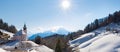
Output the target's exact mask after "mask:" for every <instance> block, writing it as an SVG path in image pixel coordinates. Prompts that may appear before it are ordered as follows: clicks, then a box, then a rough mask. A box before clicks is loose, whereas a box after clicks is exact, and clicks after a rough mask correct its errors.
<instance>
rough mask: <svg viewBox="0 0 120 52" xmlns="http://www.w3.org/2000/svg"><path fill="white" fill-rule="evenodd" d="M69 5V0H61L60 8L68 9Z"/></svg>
mask: <svg viewBox="0 0 120 52" xmlns="http://www.w3.org/2000/svg"><path fill="white" fill-rule="evenodd" d="M69 7H70V1H69V0H63V1H62V8H63V9H68V8H69Z"/></svg>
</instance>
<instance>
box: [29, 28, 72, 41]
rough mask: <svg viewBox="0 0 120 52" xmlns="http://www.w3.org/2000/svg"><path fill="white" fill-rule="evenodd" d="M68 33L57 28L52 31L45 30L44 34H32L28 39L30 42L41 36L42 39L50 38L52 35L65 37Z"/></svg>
mask: <svg viewBox="0 0 120 52" xmlns="http://www.w3.org/2000/svg"><path fill="white" fill-rule="evenodd" d="M68 33H70V31H68V30H66V29H64V28H58V29H54V30H53V29H52V30H47V31H44V32H38V33H35V34H32V35H31V36H29V37H28V38H29V39H30V40H32V39H34V38H35V37H36V36H41V37H42V38H44V37H47V36H51V35H54V34H60V35H67V34H68Z"/></svg>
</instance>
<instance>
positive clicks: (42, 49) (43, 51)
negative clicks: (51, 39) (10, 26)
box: [0, 41, 54, 52]
mask: <svg viewBox="0 0 120 52" xmlns="http://www.w3.org/2000/svg"><path fill="white" fill-rule="evenodd" d="M11 44H12V45H11ZM15 47H17V49H15ZM0 48H2V49H5V50H8V51H14V52H16V51H21V52H24V51H29V52H54V50H52V49H50V48H48V47H47V46H45V45H38V44H36V43H34V42H32V41H22V42H17V41H16V42H15V41H14V42H12V43H7V44H5V45H3V46H0Z"/></svg>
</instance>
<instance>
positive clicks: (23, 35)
mask: <svg viewBox="0 0 120 52" xmlns="http://www.w3.org/2000/svg"><path fill="white" fill-rule="evenodd" d="M12 39H13V40H18V41H27V27H26V24H24V27H23V29H21V30H20V31H18V32H17V33H16V34H15V35H14V36H13V38H12Z"/></svg>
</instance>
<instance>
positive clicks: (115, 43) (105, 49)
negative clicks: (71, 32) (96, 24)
mask: <svg viewBox="0 0 120 52" xmlns="http://www.w3.org/2000/svg"><path fill="white" fill-rule="evenodd" d="M108 26H109V27H110V28H113V29H117V30H119V29H120V26H119V25H117V24H114V23H113V24H109V25H108ZM108 26H106V27H108ZM106 27H102V28H99V29H97V30H95V31H93V32H90V33H86V34H84V35H83V36H81V37H79V38H77V39H75V40H72V41H70V47H73V49H72V50H73V52H120V33H114V32H112V31H106V30H105V28H106Z"/></svg>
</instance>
